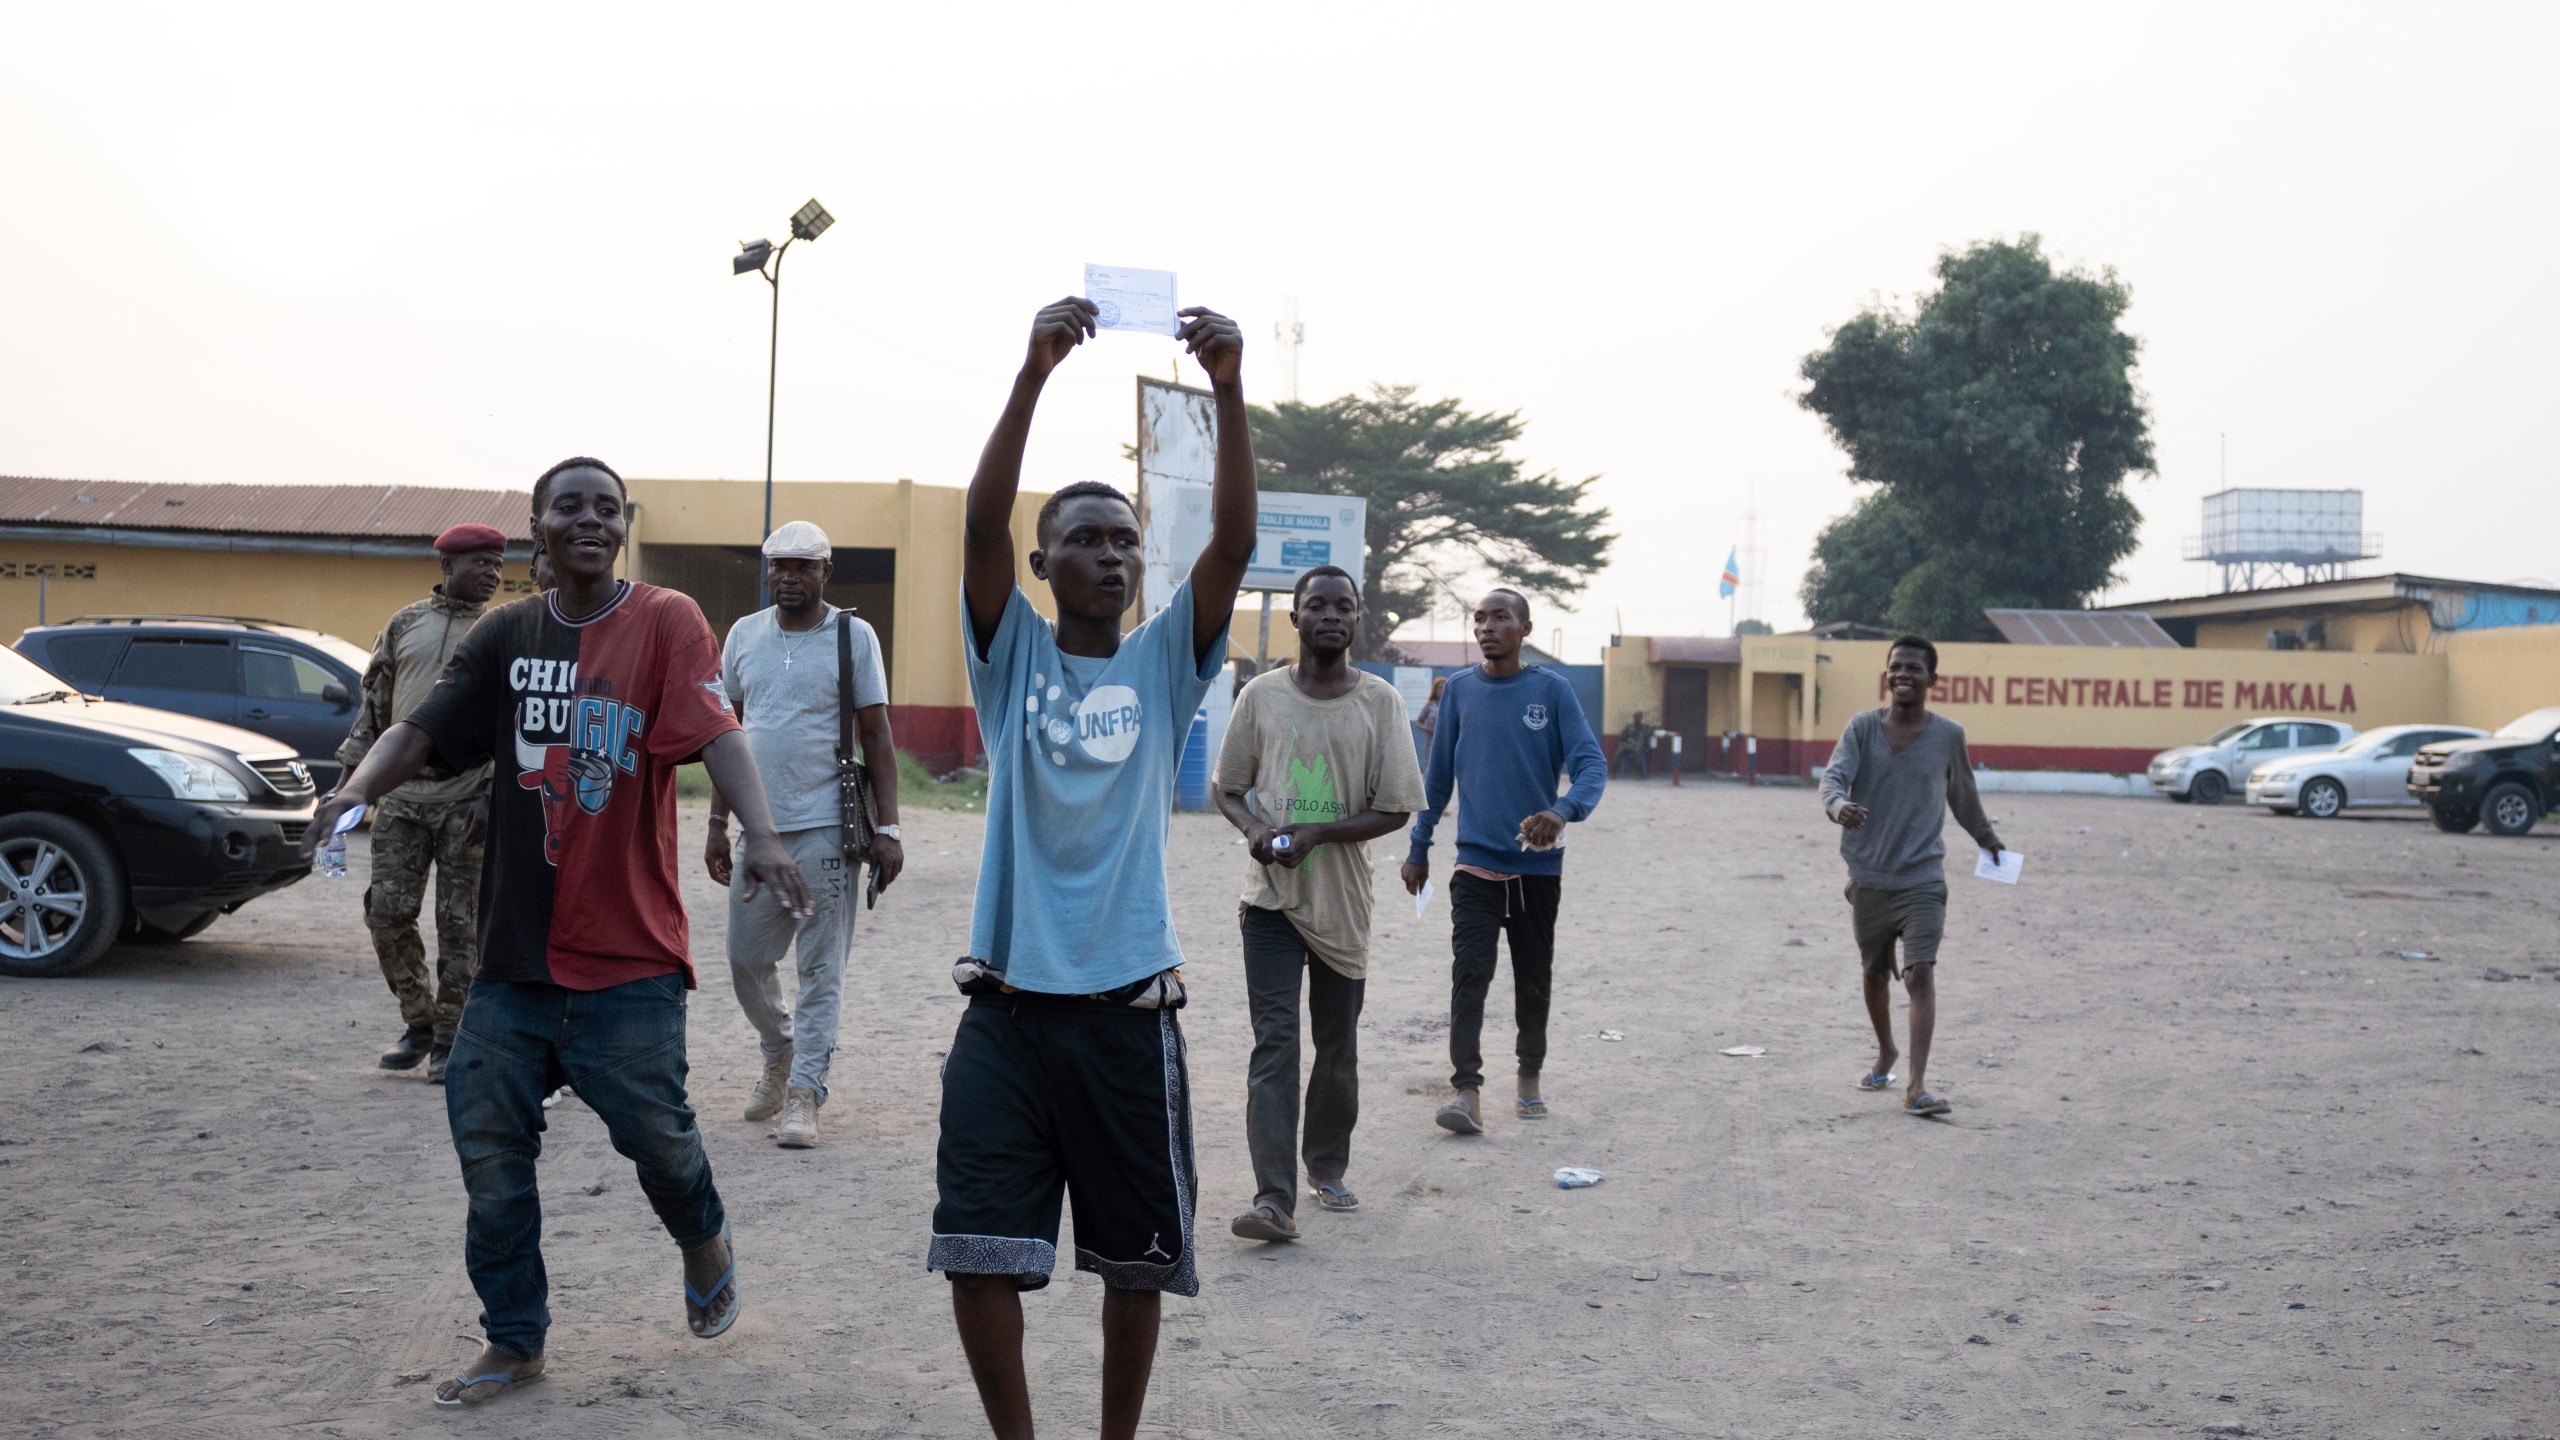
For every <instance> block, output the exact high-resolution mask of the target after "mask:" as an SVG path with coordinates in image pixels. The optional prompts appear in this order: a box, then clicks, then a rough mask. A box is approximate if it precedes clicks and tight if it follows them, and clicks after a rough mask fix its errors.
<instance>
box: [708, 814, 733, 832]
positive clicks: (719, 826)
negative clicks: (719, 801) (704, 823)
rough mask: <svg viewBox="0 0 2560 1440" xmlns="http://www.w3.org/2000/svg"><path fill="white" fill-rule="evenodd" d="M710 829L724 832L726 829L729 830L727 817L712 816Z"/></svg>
mask: <svg viewBox="0 0 2560 1440" xmlns="http://www.w3.org/2000/svg"><path fill="white" fill-rule="evenodd" d="M711 828H712V829H714V830H726V829H728V828H729V817H728V816H726V815H714V816H712V817H711Z"/></svg>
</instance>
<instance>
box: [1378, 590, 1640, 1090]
mask: <svg viewBox="0 0 2560 1440" xmlns="http://www.w3.org/2000/svg"><path fill="white" fill-rule="evenodd" d="M1475 628H1476V647H1477V648H1478V649H1480V650H1482V651H1483V652H1484V662H1483V663H1482V664H1480V665H1477V666H1476V667H1475V668H1473V669H1471V670H1467V671H1463V672H1461V673H1460V674H1458V675H1455V676H1452V677H1451V678H1450V680H1449V688H1448V690H1447V692H1446V693H1444V694H1443V695H1442V696H1441V697H1440V727H1439V729H1438V730H1437V731H1436V732H1434V733H1433V735H1432V737H1431V764H1430V767H1429V769H1430V774H1429V777H1428V779H1427V780H1426V781H1425V783H1424V796H1423V800H1424V805H1425V806H1426V808H1425V809H1424V810H1423V812H1422V813H1421V815H1419V816H1417V817H1415V819H1414V822H1413V850H1412V854H1411V855H1410V856H1409V857H1408V858H1407V859H1406V861H1405V864H1404V888H1405V890H1406V892H1407V893H1409V894H1415V895H1419V894H1421V893H1422V889H1423V887H1424V886H1425V885H1427V884H1429V883H1430V880H1431V863H1430V857H1431V832H1432V831H1433V830H1434V829H1436V828H1438V826H1439V824H1440V815H1441V812H1442V811H1444V810H1447V809H1448V808H1449V797H1450V790H1451V787H1452V786H1453V785H1454V786H1458V787H1460V788H1461V789H1463V791H1464V793H1465V799H1466V803H1465V804H1464V805H1462V806H1460V807H1459V810H1458V863H1457V869H1456V870H1455V872H1454V873H1452V874H1451V875H1450V877H1449V918H1450V927H1451V929H1450V937H1449V939H1450V949H1451V950H1452V951H1453V952H1454V953H1455V955H1456V963H1455V964H1454V965H1452V966H1451V967H1450V993H1449V1064H1450V1067H1451V1073H1450V1076H1449V1083H1450V1085H1451V1087H1452V1088H1453V1089H1454V1090H1455V1092H1456V1093H1454V1094H1452V1095H1451V1096H1450V1097H1449V1099H1448V1102H1447V1103H1446V1104H1443V1105H1442V1106H1441V1107H1440V1113H1439V1115H1438V1117H1437V1119H1438V1122H1439V1125H1440V1128H1442V1129H1444V1130H1451V1131H1455V1132H1456V1133H1458V1134H1461V1135H1481V1134H1483V1133H1484V1110H1483V1106H1482V1104H1481V1103H1480V1100H1479V1097H1478V1092H1479V1091H1481V1090H1482V1089H1483V1088H1484V1057H1483V1055H1482V1054H1481V1053H1479V1052H1480V1047H1481V1044H1482V1041H1483V1036H1484V997H1485V992H1486V991H1487V990H1489V989H1491V988H1492V986H1493V968H1494V951H1495V947H1496V944H1497V942H1498V941H1499V940H1500V939H1501V937H1503V936H1505V935H1508V936H1509V937H1510V938H1511V987H1512V996H1513V1004H1512V1008H1513V1010H1514V1012H1515V1014H1516V1015H1517V1017H1518V1020H1519V1024H1520V1043H1519V1049H1518V1054H1519V1057H1520V1093H1519V1114H1520V1118H1522V1119H1524V1120H1535V1119H1540V1118H1542V1117H1544V1116H1545V1115H1546V1113H1547V1102H1546V1100H1545V1098H1544V1097H1543V1096H1542V1095H1541V1093H1540V1090H1539V1084H1538V1071H1539V1069H1540V1068H1541V1067H1542V1066H1543V1065H1544V1064H1545V1063H1546V1058H1547V999H1548V996H1549V994H1550V993H1551V992H1552V990H1553V988H1554V973H1555V954H1556V902H1557V898H1558V896H1559V894H1560V893H1561V892H1562V890H1563V886H1564V851H1563V847H1562V846H1561V845H1559V844H1558V843H1557V842H1558V841H1559V840H1560V839H1561V837H1562V836H1563V834H1564V827H1565V826H1566V825H1567V824H1568V823H1570V822H1572V821H1576V820H1585V819H1588V818H1590V815H1591V812H1592V810H1593V809H1594V808H1595V807H1597V806H1598V805H1599V803H1600V791H1601V789H1602V788H1603V787H1604V786H1606V785H1607V784H1608V779H1609V762H1608V761H1607V760H1606V759H1604V758H1603V757H1602V756H1601V753H1600V742H1599V741H1598V740H1597V739H1595V738H1593V736H1592V734H1591V726H1590V724H1589V722H1587V721H1586V720H1584V719H1583V715H1582V702H1580V701H1578V700H1576V699H1574V698H1573V687H1572V686H1571V685H1568V684H1566V683H1565V679H1564V677H1563V676H1561V675H1558V674H1556V673H1555V672H1554V671H1552V670H1548V669H1545V668H1543V667H1540V666H1536V665H1523V664H1521V663H1520V645H1521V642H1522V641H1523V640H1525V639H1527V638H1528V635H1529V602H1528V600H1527V599H1526V598H1525V597H1523V596H1522V595H1521V594H1520V592H1518V591H1516V590H1506V589H1498V590H1492V591H1488V592H1486V594H1485V597H1484V599H1483V600H1482V601H1480V602H1478V603H1477V605H1476V613H1475ZM1568 773H1569V774H1571V775H1572V777H1573V787H1572V788H1571V789H1570V790H1567V791H1566V792H1565V794H1564V795H1563V796H1562V797H1561V798H1559V797H1558V796H1557V795H1556V781H1557V778H1558V777H1559V776H1561V775H1565V774H1568Z"/></svg>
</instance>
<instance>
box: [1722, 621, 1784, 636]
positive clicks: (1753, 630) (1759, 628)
mask: <svg viewBox="0 0 2560 1440" xmlns="http://www.w3.org/2000/svg"><path fill="white" fill-rule="evenodd" d="M1733 633H1734V634H1736V635H1775V634H1776V633H1778V632H1777V630H1776V629H1775V628H1774V627H1772V626H1771V625H1770V624H1769V622H1768V621H1766V620H1738V621H1735V622H1734V626H1733Z"/></svg>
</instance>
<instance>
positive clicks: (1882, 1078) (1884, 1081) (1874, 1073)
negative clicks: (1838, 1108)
mask: <svg viewBox="0 0 2560 1440" xmlns="http://www.w3.org/2000/svg"><path fill="white" fill-rule="evenodd" d="M1901 1078H1902V1077H1901V1076H1899V1075H1888V1074H1886V1073H1884V1072H1883V1071H1881V1070H1870V1071H1868V1072H1867V1073H1866V1074H1865V1075H1864V1076H1861V1077H1860V1078H1859V1080H1858V1088H1859V1089H1861V1090H1890V1089H1892V1088H1893V1082H1894V1081H1896V1080H1899V1079H1901Z"/></svg>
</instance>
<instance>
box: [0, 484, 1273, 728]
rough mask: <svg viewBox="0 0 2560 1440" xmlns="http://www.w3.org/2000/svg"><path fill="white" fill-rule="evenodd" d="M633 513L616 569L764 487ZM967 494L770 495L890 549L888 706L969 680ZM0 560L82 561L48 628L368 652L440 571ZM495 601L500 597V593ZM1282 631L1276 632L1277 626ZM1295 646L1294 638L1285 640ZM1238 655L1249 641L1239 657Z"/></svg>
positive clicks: (278, 563) (240, 556) (212, 554)
mask: <svg viewBox="0 0 2560 1440" xmlns="http://www.w3.org/2000/svg"><path fill="white" fill-rule="evenodd" d="M629 484H630V487H631V498H632V501H633V502H634V504H635V506H636V507H637V509H636V511H635V513H634V515H633V517H632V528H631V544H630V547H629V550H628V551H627V552H626V553H625V555H624V559H623V571H624V573H625V574H636V573H638V563H639V556H640V554H641V553H642V552H643V551H644V550H645V548H646V547H647V546H648V545H649V544H651V543H652V542H655V543H658V544H683V545H744V546H753V545H755V544H757V543H758V542H759V541H761V540H762V538H763V535H764V528H763V525H764V487H763V485H762V484H761V483H760V482H753V481H740V480H649V479H636V480H632V481H630V482H629ZM1047 498H1048V496H1047V493H1046V492H1044V491H1026V492H1024V493H1023V494H1022V495H1020V496H1018V497H1017V498H1016V500H1015V502H1014V521H1013V534H1014V550H1015V555H1016V557H1017V558H1016V562H1015V565H1016V568H1015V575H1016V578H1017V582H1018V583H1019V584H1021V586H1022V588H1023V590H1024V591H1025V593H1027V594H1028V595H1029V596H1030V597H1031V602H1032V604H1033V605H1035V606H1037V607H1038V608H1039V609H1040V611H1041V612H1042V613H1043V614H1047V613H1049V612H1050V609H1051V606H1050V601H1049V587H1048V586H1047V585H1045V584H1042V583H1040V582H1039V581H1037V580H1035V579H1034V578H1033V577H1032V575H1031V568H1030V564H1029V561H1028V556H1029V554H1030V551H1031V543H1032V535H1033V521H1034V520H1035V518H1036V517H1037V516H1038V514H1039V510H1040V505H1041V502H1042V501H1044V500H1046V499H1047ZM966 500H967V492H966V491H963V490H960V489H957V488H954V487H951V486H942V485H918V484H916V483H914V482H913V481H907V480H901V481H898V482H896V483H895V484H822V483H812V482H799V481H795V482H789V483H784V484H778V485H776V486H775V487H774V512H773V513H774V519H775V521H776V523H780V522H782V521H786V520H810V521H814V522H816V523H817V524H818V526H819V527H820V528H822V529H824V530H825V531H826V532H827V538H828V539H829V540H831V541H833V542H834V543H835V544H837V545H841V546H846V547H848V548H872V549H889V550H895V551H896V552H897V557H898V558H897V578H896V582H895V600H894V604H893V605H892V607H891V610H890V613H892V614H893V615H894V616H895V617H896V625H897V643H896V644H895V645H894V646H893V647H892V649H891V654H890V665H891V673H890V676H889V693H890V696H891V698H892V699H893V700H894V701H895V702H896V703H898V704H901V705H938V706H965V705H967V704H968V703H969V684H968V672H967V670H966V668H965V665H964V661H963V659H962V650H961V635H960V561H961V531H962V519H963V510H964V506H965V503H966ZM0 565H8V566H15V567H16V568H17V569H18V570H19V571H21V572H24V571H27V570H29V569H31V568H32V567H34V566H37V565H54V566H74V567H77V566H94V567H95V575H96V578H95V579H88V580H70V579H58V580H51V581H49V582H48V583H47V586H46V601H47V604H46V609H47V613H48V614H49V615H50V617H51V618H52V619H54V620H56V621H60V620H66V619H69V618H71V617H73V616H75V615H90V614H137V613H152V614H158V613H170V614H197V615H240V616H254V617H256V618H259V619H266V620H277V621H282V622H285V623H287V624H292V625H304V626H309V627H311V628H312V629H316V630H323V631H327V632H328V633H330V634H332V635H336V636H339V637H341V638H343V639H345V640H347V641H349V642H351V643H353V644H356V645H361V646H368V647H369V646H371V645H372V643H373V638H374V636H375V635H376V634H377V633H379V632H380V630H381V628H382V623H383V621H385V620H387V619H389V618H390V616H391V613H392V612H393V611H395V610H397V609H399V608H400V607H401V606H403V605H407V604H409V603H410V602H412V601H415V600H417V599H419V598H421V597H423V596H424V595H425V594H426V593H427V591H428V589H429V588H430V587H432V586H433V585H434V584H435V583H436V580H437V578H438V576H439V571H438V569H437V565H436V561H435V557H434V554H433V553H432V552H431V551H429V550H428V549H427V547H426V546H425V545H424V544H421V545H420V546H419V558H418V559H416V560H403V559H387V558H369V557H340V556H325V555H268V554H253V553H246V552H239V551H224V550H163V549H156V548H153V549H144V548H130V547H123V546H111V545H75V544H53V543H50V542H42V541H17V540H11V541H0ZM507 579H508V581H509V585H508V592H509V593H522V592H523V589H524V587H525V583H526V579H527V577H526V574H525V566H524V565H522V564H521V563H517V564H511V565H509V566H508V571H507ZM502 598H503V597H502ZM35 623H36V583H35V581H33V580H31V579H30V580H15V579H0V639H8V640H13V639H15V638H16V637H17V635H18V633H19V632H20V631H22V630H24V629H26V628H27V627H29V626H31V625H34V624H35ZM1276 628H1277V630H1278V632H1279V633H1283V634H1285V633H1287V632H1286V627H1285V625H1284V626H1279V627H1276ZM1291 638H1292V639H1294V638H1295V637H1294V636H1293V637H1291ZM1247 653H1250V640H1249V639H1248V650H1247Z"/></svg>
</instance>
